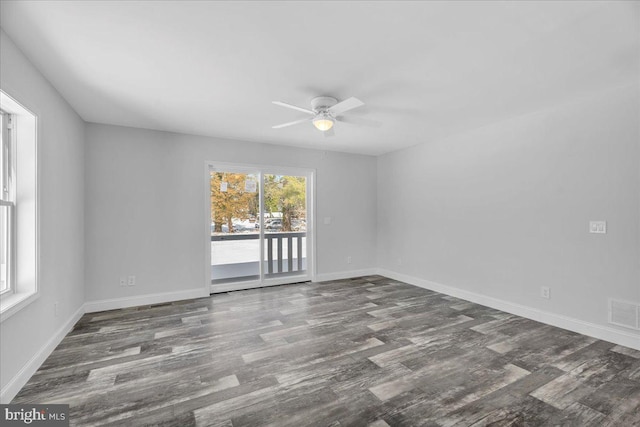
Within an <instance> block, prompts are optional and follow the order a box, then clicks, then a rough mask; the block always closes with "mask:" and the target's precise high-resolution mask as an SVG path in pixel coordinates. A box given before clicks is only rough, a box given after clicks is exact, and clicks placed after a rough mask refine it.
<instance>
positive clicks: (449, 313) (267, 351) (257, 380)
mask: <svg viewBox="0 0 640 427" xmlns="http://www.w3.org/2000/svg"><path fill="white" fill-rule="evenodd" d="M13 403H68V404H70V415H71V425H124V426H143V425H153V426H192V425H198V426H235V427H238V426H262V425H273V426H367V425H372V426H375V427H382V426H387V425H389V426H485V425H496V426H556V425H558V426H579V427H586V426H624V427H627V426H639V425H640V352H638V351H635V350H631V349H628V348H625V347H621V346H617V345H615V344H611V343H608V342H604V341H599V340H596V339H594V338H589V337H586V336H583V335H579V334H576V333H573V332H568V331H565V330H562V329H558V328H554V327H551V326H547V325H544V324H541V323H537V322H534V321H531V320H527V319H523V318H521V317H518V316H514V315H510V314H506V313H503V312H500V311H497V310H494V309H490V308H487V307H483V306H479V305H476V304H472V303H469V302H465V301H462V300H459V299H456V298H453V297H449V296H446V295H442V294H438V293H435V292H430V291H427V290H424V289H420V288H416V287H413V286H410V285H407V284H403V283H400V282H396V281H393V280H390V279H386V278H383V277H379V276H373V277H363V278H358V279H352V280H342V281H333V282H324V283H304V284H297V285H288V286H278V287H273V288H265V289H255V290H248V291H239V292H231V293H227V294H219V295H214V296H211V297H210V298H201V299H196V300H188V301H181V302H176V303H170V304H160V305H155V306H146V307H139V308H134V309H125V310H115V311H107V312H102V313H92V314H87V315H85V316H84V317H83V318H82V319H81V320H80V321H79V322H78V324H77V325H76V327H75V328H74V330H73V331H72V332H71V333H69V335H68V336H67V337H66V338H65V339H64V340H63V342H62V343H61V344H60V345H59V346H58V348H56V350H55V351H54V352H53V353H52V354H51V356H50V357H49V358H48V359H47V360H46V362H45V363H44V364H43V365H42V367H41V368H40V369H39V370H38V372H37V373H36V374H35V375H34V376H33V377H32V378H31V380H30V381H29V383H28V384H27V385H26V386H25V387H24V388H23V389H22V390H21V392H20V393H19V394H18V396H17V397H16V398H15V399H14V402H13Z"/></svg>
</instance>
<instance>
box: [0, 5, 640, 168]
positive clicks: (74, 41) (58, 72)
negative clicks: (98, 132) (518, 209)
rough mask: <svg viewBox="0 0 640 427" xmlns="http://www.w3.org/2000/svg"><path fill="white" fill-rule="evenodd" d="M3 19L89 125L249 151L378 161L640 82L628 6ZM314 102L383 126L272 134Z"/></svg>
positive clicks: (61, 14)
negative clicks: (206, 140) (232, 143)
mask: <svg viewBox="0 0 640 427" xmlns="http://www.w3.org/2000/svg"><path fill="white" fill-rule="evenodd" d="M1 4H2V6H1V8H2V9H1V10H0V13H1V25H2V28H3V29H4V30H5V31H6V33H7V34H8V35H9V36H10V37H11V38H12V39H13V40H14V41H15V42H16V44H17V45H18V46H19V47H20V48H21V49H22V50H23V51H24V52H25V54H26V55H27V56H28V57H29V58H30V59H31V61H32V62H33V63H34V64H35V65H36V66H37V67H38V68H39V69H40V70H41V71H42V73H43V74H44V75H45V76H46V77H47V78H48V79H49V80H50V81H51V82H52V83H53V85H54V86H55V87H56V88H57V89H58V90H59V91H60V93H61V94H62V95H63V96H64V97H65V98H66V99H67V100H68V101H69V103H70V104H71V105H72V106H73V108H74V109H75V110H76V111H77V112H78V113H79V114H80V116H82V118H83V119H84V120H86V121H89V122H98V123H109V124H117V125H124V126H134V127H141V128H150V129H160V130H167V131H174V132H181V133H189V134H198V135H207V136H216V137H224V138H233V139H240V140H247V141H255V142H268V143H275V144H284V145H295V146H302V147H311V148H321V149H327V150H339V151H346V152H356V153H364V154H374V155H377V154H381V153H385V152H389V151H393V150H396V149H400V148H402V147H407V146H411V145H415V144H418V143H422V142H428V141H432V140H434V139H440V138H443V137H446V136H448V135H451V134H454V133H458V132H462V131H465V130H468V129H472V128H476V127H480V126H483V125H486V124H488V123H493V122H496V121H499V120H503V119H505V118H507V117H512V116H515V115H519V114H525V113H527V112H531V111H535V110H539V109H541V108H544V107H547V106H550V105H554V104H557V103H561V102H565V101H567V100H569V99H572V98H575V97H579V96H583V95H585V94H586V93H588V92H592V91H597V90H603V89H605V88H608V87H612V86H620V85H624V84H630V83H631V82H637V81H638V78H639V75H640V37H639V28H640V24H639V22H640V12H639V11H640V8H639V5H640V3H638V2H596V1H585V2H582V1H567V2H551V1H539V2H536V1H527V2H506V1H505V2H498V1H494V2H480V1H473V2H462V1H456V2H415V1H414V2H398V1H394V2H377V1H376V2H367V1H357V2H311V1H298V2H204V1H194V2H188V1H159V2H151V1H140V2H133V1H129V2H123V1H84V2H81V1H70V2H62V1H51V2H45V1H33V2H31V1H20V2H17V1H16V2H5V1H3V2H2V3H1ZM318 95H330V96H334V97H336V98H338V99H339V100H342V99H344V98H348V97H350V96H355V97H358V98H359V99H361V100H362V101H364V102H365V104H366V105H365V106H364V107H361V108H359V109H356V110H353V111H352V112H351V114H349V117H353V118H356V119H360V120H361V121H367V120H368V121H378V122H380V123H381V126H380V127H377V128H376V127H366V126H355V125H351V124H346V123H338V124H337V125H336V136H335V137H333V138H325V137H323V135H322V133H321V132H319V131H317V130H315V129H314V128H313V126H312V125H311V124H310V123H309V124H306V123H305V124H302V125H298V126H294V127H290V128H285V129H279V130H276V129H272V128H271V126H272V125H275V124H279V123H283V122H288V121H293V120H296V119H299V118H303V117H305V116H304V113H298V112H296V111H294V110H287V109H285V108H282V107H278V106H275V105H273V104H271V101H273V100H281V101H285V102H288V103H293V104H297V105H300V106H303V107H308V106H309V101H310V99H311V98H313V97H314V96H318Z"/></svg>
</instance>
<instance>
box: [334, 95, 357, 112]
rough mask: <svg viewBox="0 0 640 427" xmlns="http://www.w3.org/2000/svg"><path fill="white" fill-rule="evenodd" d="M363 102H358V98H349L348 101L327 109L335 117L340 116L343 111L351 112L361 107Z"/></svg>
mask: <svg viewBox="0 0 640 427" xmlns="http://www.w3.org/2000/svg"><path fill="white" fill-rule="evenodd" d="M363 105H364V102H362V101H360V100H359V99H358V98H354V97H351V98H349V99H345V100H344V101H342V102H338V103H337V104H336V105H334V106H333V107H331V108H329V111H330V112H332V113H333V114H335V115H338V114H342V113H344V112H345V111H349V110H353V109H354V108H358V107H360V106H363Z"/></svg>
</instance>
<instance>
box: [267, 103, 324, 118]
mask: <svg viewBox="0 0 640 427" xmlns="http://www.w3.org/2000/svg"><path fill="white" fill-rule="evenodd" d="M272 102H273V103H274V104H276V105H279V106H281V107H285V108H291V109H292V110H298V111H302V112H303V113H307V114H313V115H315V114H316V113H314V112H313V111H311V110H309V109H307V108H302V107H298V106H296V105H291V104H287V103H286V102H282V101H272Z"/></svg>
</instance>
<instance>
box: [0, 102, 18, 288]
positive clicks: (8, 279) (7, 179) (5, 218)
mask: <svg viewBox="0 0 640 427" xmlns="http://www.w3.org/2000/svg"><path fill="white" fill-rule="evenodd" d="M12 121H13V117H12V116H11V114H9V113H7V112H5V111H2V110H0V126H1V129H2V132H1V135H0V139H1V145H2V150H1V151H0V294H4V293H7V292H11V291H12V290H15V285H14V284H13V276H14V274H13V271H14V269H13V259H14V256H15V255H14V254H15V247H14V246H15V244H14V241H15V240H14V230H15V226H14V221H15V200H16V198H15V186H14V179H13V177H14V175H15V156H14V153H15V139H14V138H13V132H12V130H13V129H12V126H13V123H12Z"/></svg>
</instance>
